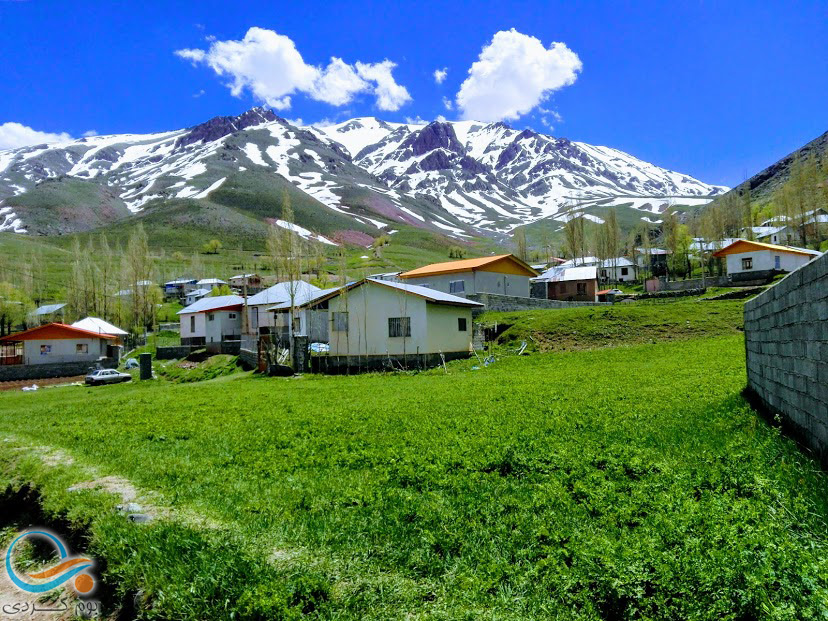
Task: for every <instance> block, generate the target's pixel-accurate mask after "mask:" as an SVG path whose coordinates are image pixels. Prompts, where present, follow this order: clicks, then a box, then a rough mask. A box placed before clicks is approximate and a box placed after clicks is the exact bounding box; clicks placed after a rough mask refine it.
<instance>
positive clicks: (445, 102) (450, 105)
mask: <svg viewBox="0 0 828 621" xmlns="http://www.w3.org/2000/svg"><path fill="white" fill-rule="evenodd" d="M443 106H445V108H446V110H451V109H452V108H454V103H452V101H451V99H449V98H448V97H443Z"/></svg>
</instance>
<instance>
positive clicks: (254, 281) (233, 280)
mask: <svg viewBox="0 0 828 621" xmlns="http://www.w3.org/2000/svg"><path fill="white" fill-rule="evenodd" d="M228 282H229V283H230V286H231V287H233V288H235V289H238V290H239V291H240V292H243V290H244V289H245V288H247V291H248V293H258V292H259V291H261V289H262V277H261V276H259V275H258V274H237V275H235V276H231V277H230V280H229V281H228Z"/></svg>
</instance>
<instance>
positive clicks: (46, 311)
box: [34, 302, 66, 324]
mask: <svg viewBox="0 0 828 621" xmlns="http://www.w3.org/2000/svg"><path fill="white" fill-rule="evenodd" d="M65 308H66V302H60V303H58V304H44V305H43V306H38V307H37V308H36V309H35V311H34V316H35V321H36V322H37V323H41V324H42V323H50V322H53V321H54V320H55V319H59V318H60V319H62V318H63V313H64V312H65V311H64V309H65Z"/></svg>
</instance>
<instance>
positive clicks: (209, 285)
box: [196, 278, 227, 291]
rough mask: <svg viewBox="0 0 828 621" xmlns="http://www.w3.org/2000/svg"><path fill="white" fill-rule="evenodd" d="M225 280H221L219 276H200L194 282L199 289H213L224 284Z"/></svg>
mask: <svg viewBox="0 0 828 621" xmlns="http://www.w3.org/2000/svg"><path fill="white" fill-rule="evenodd" d="M226 284H227V282H225V281H224V280H222V279H221V278H202V279H201V280H199V281H198V282H196V287H198V288H199V289H209V290H210V291H212V290H213V289H218V288H219V287H221V286H222V285H226Z"/></svg>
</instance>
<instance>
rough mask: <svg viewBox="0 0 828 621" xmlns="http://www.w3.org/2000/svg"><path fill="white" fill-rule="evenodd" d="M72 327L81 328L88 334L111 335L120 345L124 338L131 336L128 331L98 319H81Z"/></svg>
mask: <svg viewBox="0 0 828 621" xmlns="http://www.w3.org/2000/svg"><path fill="white" fill-rule="evenodd" d="M72 327H73V328H80V329H81V330H86V331H87V332H95V333H97V334H111V335H112V336H114V337H116V339H117V341H118V342H119V343H120V342H121V340H122V338H123V337H125V336H128V335H129V332H127V331H126V330H121V328H119V327H118V326H113V325H112V324H111V323H109V322H108V321H104V320H103V319H99V318H98V317H86V318H84V319H79V320H78V321H76V322H75V323H73V324H72Z"/></svg>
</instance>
